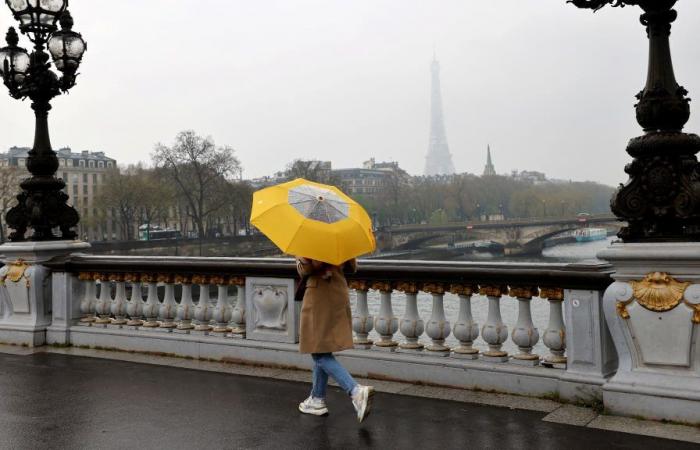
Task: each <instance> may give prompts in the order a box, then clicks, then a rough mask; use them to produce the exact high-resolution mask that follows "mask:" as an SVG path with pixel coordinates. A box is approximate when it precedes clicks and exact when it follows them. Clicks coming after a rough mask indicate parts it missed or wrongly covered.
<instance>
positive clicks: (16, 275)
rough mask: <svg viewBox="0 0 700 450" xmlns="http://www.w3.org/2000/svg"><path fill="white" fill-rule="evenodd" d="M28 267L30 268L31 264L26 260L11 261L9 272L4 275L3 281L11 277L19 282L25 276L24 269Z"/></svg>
mask: <svg viewBox="0 0 700 450" xmlns="http://www.w3.org/2000/svg"><path fill="white" fill-rule="evenodd" d="M27 268H29V264H27V263H26V262H24V260H22V259H18V260H17V261H15V262H12V263H9V264H8V268H7V274H6V275H5V276H4V277H3V280H2V281H5V279H9V280H10V281H12V282H14V283H17V282H18V281H19V280H21V279H22V277H23V276H24V271H25V270H27Z"/></svg>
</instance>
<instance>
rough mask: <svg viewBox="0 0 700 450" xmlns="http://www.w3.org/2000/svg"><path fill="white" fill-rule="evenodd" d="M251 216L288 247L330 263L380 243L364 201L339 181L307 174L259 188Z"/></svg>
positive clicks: (282, 246)
mask: <svg viewBox="0 0 700 450" xmlns="http://www.w3.org/2000/svg"><path fill="white" fill-rule="evenodd" d="M250 222H251V223H252V224H253V225H255V226H256V227H257V228H258V229H259V230H260V231H261V232H262V233H263V234H264V235H265V236H267V237H268V238H270V240H271V241H272V242H274V243H275V245H277V246H278V247H279V248H280V250H282V251H283V252H285V253H289V254H292V255H296V256H304V257H306V258H312V259H315V260H318V261H323V262H326V263H329V264H334V265H340V264H342V263H343V262H345V261H347V260H349V259H352V258H355V257H357V256H359V255H362V254H365V253H370V252H373V251H374V249H375V248H376V243H375V241H374V235H373V234H372V221H371V220H370V218H369V216H368V215H367V212H366V211H365V210H364V209H363V208H362V206H360V205H359V204H358V203H357V202H356V201H355V200H353V199H351V198H350V197H348V196H347V195H345V194H344V193H343V192H341V191H340V189H338V188H336V187H335V186H329V185H326V184H320V183H314V182H313V181H308V180H304V179H303V178H298V179H296V180H294V181H289V182H287V183H282V184H278V185H276V186H271V187H268V188H265V189H262V190H259V191H257V192H255V193H254V194H253V208H252V212H251V214H250Z"/></svg>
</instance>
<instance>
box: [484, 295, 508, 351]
mask: <svg viewBox="0 0 700 450" xmlns="http://www.w3.org/2000/svg"><path fill="white" fill-rule="evenodd" d="M506 292H508V287H506V286H481V288H480V289H479V293H480V294H481V295H485V296H486V297H487V298H488V299H489V314H488V316H487V317H486V323H485V324H484V326H483V327H482V328H481V337H482V338H483V339H484V340H485V341H486V343H487V344H488V345H489V349H488V351H485V352H484V353H482V355H481V358H482V359H484V360H486V361H490V362H505V361H508V352H504V351H503V350H501V347H503V343H504V342H505V341H506V339H508V327H507V326H506V325H505V324H504V323H503V319H501V303H500V302H501V297H502V296H503V294H505V293H506Z"/></svg>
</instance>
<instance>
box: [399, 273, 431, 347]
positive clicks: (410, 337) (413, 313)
mask: <svg viewBox="0 0 700 450" xmlns="http://www.w3.org/2000/svg"><path fill="white" fill-rule="evenodd" d="M396 290H397V291H401V292H403V293H404V295H406V312H405V314H404V316H403V318H402V319H401V323H400V324H399V330H400V331H401V334H403V336H404V338H405V339H406V341H405V342H402V343H401V344H400V345H399V349H400V350H402V351H403V350H405V351H409V352H420V351H422V350H423V344H421V343H420V342H418V339H419V338H420V337H421V335H422V334H423V331H424V330H425V326H424V324H423V320H422V319H421V318H420V315H419V314H418V290H419V289H418V284H417V283H415V282H412V281H402V282H400V283H398V284H397V285H396Z"/></svg>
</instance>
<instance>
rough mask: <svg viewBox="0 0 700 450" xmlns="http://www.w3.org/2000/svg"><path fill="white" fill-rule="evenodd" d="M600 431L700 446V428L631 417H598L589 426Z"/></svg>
mask: <svg viewBox="0 0 700 450" xmlns="http://www.w3.org/2000/svg"><path fill="white" fill-rule="evenodd" d="M587 426H588V427H589V428H598V429H600V430H609V431H620V432H623V433H633V434H638V435H643V436H653V437H659V438H664V439H675V440H678V441H686V442H694V443H696V444H700V427H692V426H686V425H676V424H670V423H663V422H655V421H653V420H640V419H633V418H631V417H620V416H603V415H601V416H598V417H596V418H595V419H594V420H593V421H592V422H591V423H589V424H588V425H587Z"/></svg>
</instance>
